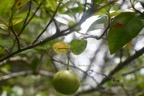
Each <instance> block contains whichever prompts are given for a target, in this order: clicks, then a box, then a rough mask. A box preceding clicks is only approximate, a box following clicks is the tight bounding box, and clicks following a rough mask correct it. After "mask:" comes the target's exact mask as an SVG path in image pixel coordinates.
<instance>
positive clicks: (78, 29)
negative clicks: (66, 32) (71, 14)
mask: <svg viewBox="0 0 144 96" xmlns="http://www.w3.org/2000/svg"><path fill="white" fill-rule="evenodd" d="M74 24H76V23H75V22H74V21H69V22H68V26H73V25H74ZM73 30H74V31H80V30H81V26H79V25H77V26H75V27H74V29H73Z"/></svg>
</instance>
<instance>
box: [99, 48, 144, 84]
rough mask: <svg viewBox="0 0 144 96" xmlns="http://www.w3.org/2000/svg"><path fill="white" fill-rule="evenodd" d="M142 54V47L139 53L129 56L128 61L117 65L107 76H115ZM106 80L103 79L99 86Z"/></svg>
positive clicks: (143, 50)
mask: <svg viewBox="0 0 144 96" xmlns="http://www.w3.org/2000/svg"><path fill="white" fill-rule="evenodd" d="M143 53H144V47H143V48H142V49H140V50H139V51H137V52H136V53H135V54H134V55H132V56H130V57H129V58H128V59H126V60H125V61H124V62H121V63H120V64H118V65H117V66H116V67H115V68H114V69H113V70H112V71H111V72H110V73H109V75H108V76H110V77H111V76H113V75H114V74H116V73H117V72H118V71H120V70H121V69H122V68H124V67H125V66H127V65H129V64H130V62H131V61H133V60H134V59H136V58H138V57H139V56H141V55H142V54H143ZM108 80H109V79H108V78H104V79H103V80H102V82H101V83H100V84H99V85H102V84H104V83H105V82H106V81H108Z"/></svg>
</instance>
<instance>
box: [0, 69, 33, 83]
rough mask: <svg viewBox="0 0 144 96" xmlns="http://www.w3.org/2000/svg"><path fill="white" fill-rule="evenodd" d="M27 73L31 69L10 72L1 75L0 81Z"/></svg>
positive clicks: (29, 72) (30, 72)
mask: <svg viewBox="0 0 144 96" xmlns="http://www.w3.org/2000/svg"><path fill="white" fill-rule="evenodd" d="M29 74H32V71H21V72H15V73H10V74H8V75H5V76H1V77H0V82H1V81H5V80H8V79H11V78H15V77H19V76H24V75H29Z"/></svg>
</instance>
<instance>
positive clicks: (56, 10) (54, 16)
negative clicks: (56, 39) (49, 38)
mask: <svg viewBox="0 0 144 96" xmlns="http://www.w3.org/2000/svg"><path fill="white" fill-rule="evenodd" d="M60 5H61V2H60V3H59V4H58V6H57V8H56V10H55V12H54V13H53V15H52V17H51V19H50V21H49V23H48V24H47V25H46V27H45V28H44V29H43V31H42V32H41V33H40V34H39V35H38V36H37V38H36V39H35V40H34V41H33V43H32V44H34V43H36V42H37V40H38V39H39V38H40V37H41V35H42V34H43V33H44V32H45V31H46V29H47V28H48V27H49V25H50V24H51V23H52V21H53V19H54V17H55V15H56V13H57V11H58V8H59V7H60Z"/></svg>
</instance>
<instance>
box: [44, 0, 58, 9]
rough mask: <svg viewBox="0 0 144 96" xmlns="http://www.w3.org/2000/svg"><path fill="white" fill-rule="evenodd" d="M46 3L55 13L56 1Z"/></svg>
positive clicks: (49, 0) (48, 0)
mask: <svg viewBox="0 0 144 96" xmlns="http://www.w3.org/2000/svg"><path fill="white" fill-rule="evenodd" d="M46 1H47V3H48V4H49V6H50V8H51V10H52V11H55V10H56V7H57V2H56V0H46Z"/></svg>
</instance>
